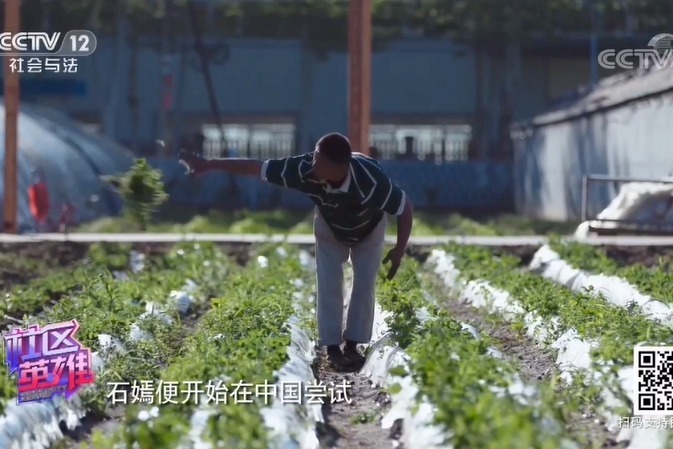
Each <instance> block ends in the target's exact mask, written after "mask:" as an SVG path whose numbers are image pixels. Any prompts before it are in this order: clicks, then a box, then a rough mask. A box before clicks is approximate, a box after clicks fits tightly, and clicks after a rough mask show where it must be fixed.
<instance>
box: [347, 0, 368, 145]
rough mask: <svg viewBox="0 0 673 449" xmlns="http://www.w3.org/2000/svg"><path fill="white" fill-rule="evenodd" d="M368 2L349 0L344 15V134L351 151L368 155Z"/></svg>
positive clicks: (364, 0)
mask: <svg viewBox="0 0 673 449" xmlns="http://www.w3.org/2000/svg"><path fill="white" fill-rule="evenodd" d="M371 9H372V4H371V0H350V5H349V11H348V59H349V60H348V62H349V64H348V70H349V82H348V95H349V101H348V134H349V139H350V141H351V145H352V146H353V149H354V150H355V151H359V152H361V153H364V154H369V126H370V120H371V71H372V64H371V52H372V30H371V27H372V23H371Z"/></svg>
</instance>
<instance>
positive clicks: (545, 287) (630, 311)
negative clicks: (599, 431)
mask: <svg viewBox="0 0 673 449" xmlns="http://www.w3.org/2000/svg"><path fill="white" fill-rule="evenodd" d="M538 256H539V255H538ZM429 264H430V265H431V266H432V267H433V268H434V270H435V272H436V273H437V274H438V275H439V276H440V277H441V278H442V280H443V281H444V285H445V286H446V287H449V289H450V290H451V291H453V292H456V293H458V294H459V297H460V299H461V300H466V301H467V302H468V303H469V304H471V305H472V306H474V307H476V308H482V309H484V310H485V311H486V312H488V313H492V314H496V315H498V316H500V317H502V318H505V319H506V320H507V321H509V322H510V324H511V325H513V326H515V327H517V328H520V329H521V330H522V331H525V333H526V335H527V336H528V337H529V338H531V340H533V341H535V342H537V344H538V345H540V346H541V347H543V348H545V349H546V350H548V351H551V352H553V353H554V354H555V356H556V359H557V360H556V361H557V365H558V368H559V370H560V371H561V373H562V379H563V380H564V381H565V382H566V383H567V384H569V385H573V387H574V388H575V389H577V388H585V389H586V388H587V387H590V389H589V390H587V391H589V392H591V393H600V399H601V400H600V402H597V405H598V407H595V411H596V412H597V413H600V414H601V415H602V416H603V417H604V418H605V419H606V420H607V425H608V428H609V429H610V430H611V431H613V432H614V433H615V435H616V436H617V439H619V440H624V441H630V446H629V447H631V448H635V447H640V445H642V444H646V445H648V446H647V447H651V448H657V447H658V448H661V447H665V445H666V444H670V442H668V438H667V431H666V429H662V428H661V426H650V427H649V428H628V429H627V428H623V429H619V426H618V423H619V422H620V417H629V416H630V412H631V409H632V408H633V407H632V406H633V404H632V403H631V399H632V393H633V386H634V383H635V379H634V376H635V373H634V371H633V360H634V346H636V345H652V346H660V345H665V344H667V343H668V342H670V341H671V338H672V337H673V330H671V328H670V326H668V325H667V324H666V323H662V322H659V321H657V320H652V319H650V318H651V317H648V316H647V314H644V313H643V311H642V310H639V307H638V306H635V305H630V306H629V307H620V305H619V304H616V303H615V302H614V301H612V302H611V301H608V300H606V298H605V297H604V296H603V295H601V294H596V292H595V291H594V292H592V291H586V290H581V289H575V290H574V291H573V289H569V288H565V287H563V286H561V285H559V284H558V283H556V282H553V281H552V280H550V279H546V278H545V277H542V276H539V275H538V274H536V273H534V272H530V271H528V270H527V269H526V268H525V267H524V268H523V269H522V267H521V265H522V264H521V261H520V260H518V258H516V257H514V256H508V255H504V256H501V257H494V256H493V254H492V253H491V251H490V250H489V249H486V248H483V247H470V246H461V245H450V246H448V247H447V249H446V251H434V252H433V254H432V256H431V257H430V259H429ZM532 265H535V260H534V263H533V264H532ZM547 274H549V273H547ZM599 293H600V292H599ZM637 406H638V407H640V408H641V414H643V415H648V412H647V411H645V410H646V408H647V406H646V405H643V404H639V405H638V404H637ZM653 414H654V413H653ZM657 427H658V428H657Z"/></svg>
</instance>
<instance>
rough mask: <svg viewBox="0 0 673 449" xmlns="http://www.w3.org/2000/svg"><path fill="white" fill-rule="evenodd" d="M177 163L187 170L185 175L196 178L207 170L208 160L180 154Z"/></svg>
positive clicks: (197, 156) (184, 153) (189, 154)
mask: <svg viewBox="0 0 673 449" xmlns="http://www.w3.org/2000/svg"><path fill="white" fill-rule="evenodd" d="M179 157H180V159H179V162H180V163H181V164H182V165H184V166H185V167H186V168H187V173H188V174H189V175H191V176H198V175H201V174H203V173H205V172H206V171H207V170H208V160H207V159H204V158H203V157H201V156H199V155H198V154H194V153H187V152H182V153H180V156H179Z"/></svg>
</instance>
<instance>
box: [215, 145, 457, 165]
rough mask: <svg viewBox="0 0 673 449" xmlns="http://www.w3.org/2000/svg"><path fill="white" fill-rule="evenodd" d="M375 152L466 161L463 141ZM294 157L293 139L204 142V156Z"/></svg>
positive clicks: (380, 148) (386, 147)
mask: <svg viewBox="0 0 673 449" xmlns="http://www.w3.org/2000/svg"><path fill="white" fill-rule="evenodd" d="M371 146H372V147H375V148H376V154H373V156H374V157H376V158H377V159H382V160H414V161H423V162H433V163H436V164H441V163H445V162H452V161H465V160H467V159H468V142H467V141H464V140H434V141H413V142H400V141H398V140H375V141H372V143H371ZM295 154H297V145H296V142H295V141H294V139H284V140H273V141H264V142H251V141H232V140H227V141H218V140H206V141H205V142H204V156H205V157H207V158H219V157H225V156H227V157H248V158H256V159H268V158H281V157H287V156H293V155H295Z"/></svg>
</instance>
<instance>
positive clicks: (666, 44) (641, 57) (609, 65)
mask: <svg viewBox="0 0 673 449" xmlns="http://www.w3.org/2000/svg"><path fill="white" fill-rule="evenodd" d="M647 46H648V47H652V48H647V49H646V48H641V49H637V48H636V49H627V50H622V51H620V52H618V53H616V52H615V50H603V51H602V52H600V53H599V54H598V64H599V65H600V66H601V67H603V68H606V69H616V68H617V67H620V68H623V69H627V70H631V69H635V68H640V69H648V68H649V67H650V66H651V65H652V64H654V65H655V66H656V67H657V68H660V69H661V68H666V67H668V68H673V34H670V33H660V34H657V35H656V36H654V37H653V38H652V39H650V41H649V42H648V43H647Z"/></svg>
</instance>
